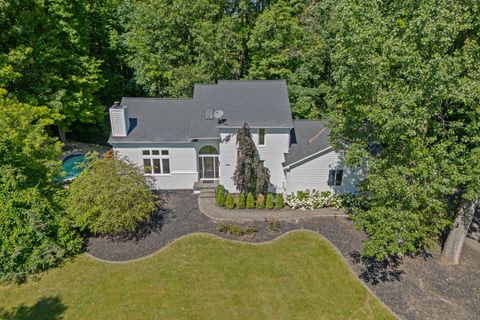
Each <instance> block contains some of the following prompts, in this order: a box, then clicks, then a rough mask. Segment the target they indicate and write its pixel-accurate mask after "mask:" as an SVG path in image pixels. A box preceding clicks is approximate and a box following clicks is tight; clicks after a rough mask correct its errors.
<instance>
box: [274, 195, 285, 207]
mask: <svg viewBox="0 0 480 320" xmlns="http://www.w3.org/2000/svg"><path fill="white" fill-rule="evenodd" d="M283 206H284V200H283V194H281V193H279V194H277V197H276V199H275V208H276V209H282V208H283Z"/></svg>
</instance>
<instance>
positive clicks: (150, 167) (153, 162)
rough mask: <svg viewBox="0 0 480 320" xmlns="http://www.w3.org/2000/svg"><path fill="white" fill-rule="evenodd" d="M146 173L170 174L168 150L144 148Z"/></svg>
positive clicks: (144, 169)
mask: <svg viewBox="0 0 480 320" xmlns="http://www.w3.org/2000/svg"><path fill="white" fill-rule="evenodd" d="M142 155H143V172H144V173H145V174H170V158H169V152H168V150H159V149H155V150H142Z"/></svg>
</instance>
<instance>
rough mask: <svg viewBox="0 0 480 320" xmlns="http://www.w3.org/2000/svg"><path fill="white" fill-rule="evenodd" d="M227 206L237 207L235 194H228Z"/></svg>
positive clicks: (230, 207) (228, 207)
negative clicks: (234, 198)
mask: <svg viewBox="0 0 480 320" xmlns="http://www.w3.org/2000/svg"><path fill="white" fill-rule="evenodd" d="M225 207H226V208H227V209H233V208H235V201H234V200H233V196H232V194H231V193H229V194H227V199H226V200H225Z"/></svg>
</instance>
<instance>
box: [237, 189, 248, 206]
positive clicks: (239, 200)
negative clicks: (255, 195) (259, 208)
mask: <svg viewBox="0 0 480 320" xmlns="http://www.w3.org/2000/svg"><path fill="white" fill-rule="evenodd" d="M245 206H246V203H245V194H244V193H243V192H240V193H239V194H238V197H237V208H238V209H245Z"/></svg>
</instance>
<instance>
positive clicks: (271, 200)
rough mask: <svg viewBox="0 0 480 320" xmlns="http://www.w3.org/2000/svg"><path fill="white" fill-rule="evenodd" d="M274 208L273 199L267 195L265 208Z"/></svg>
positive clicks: (271, 195)
mask: <svg viewBox="0 0 480 320" xmlns="http://www.w3.org/2000/svg"><path fill="white" fill-rule="evenodd" d="M274 206H275V198H274V197H273V194H271V193H269V194H268V195H267V200H266V201H265V207H266V208H267V209H273V207H274Z"/></svg>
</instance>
